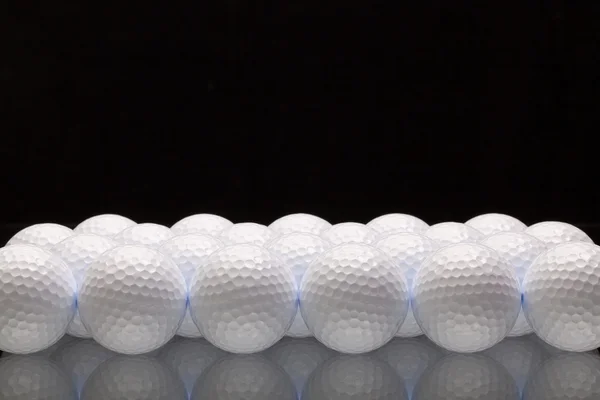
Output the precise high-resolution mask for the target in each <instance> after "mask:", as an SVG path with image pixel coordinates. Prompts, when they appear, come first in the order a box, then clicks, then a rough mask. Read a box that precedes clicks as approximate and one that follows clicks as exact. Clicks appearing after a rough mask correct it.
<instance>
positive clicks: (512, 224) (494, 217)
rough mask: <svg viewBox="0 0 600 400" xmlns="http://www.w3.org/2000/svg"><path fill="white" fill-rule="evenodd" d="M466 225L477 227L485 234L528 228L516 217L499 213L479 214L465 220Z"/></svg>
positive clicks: (520, 230)
mask: <svg viewBox="0 0 600 400" xmlns="http://www.w3.org/2000/svg"><path fill="white" fill-rule="evenodd" d="M465 225H468V226H470V227H471V228H475V229H477V230H478V231H479V232H481V233H483V234H484V235H491V234H493V233H497V232H522V231H524V230H525V229H526V228H527V225H525V224H524V223H522V222H521V221H519V220H518V219H516V218H515V217H511V216H510V215H506V214H498V213H490V214H482V215H478V216H476V217H473V218H471V219H470V220H468V221H467V222H465Z"/></svg>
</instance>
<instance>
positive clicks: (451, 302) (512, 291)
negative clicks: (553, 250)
mask: <svg viewBox="0 0 600 400" xmlns="http://www.w3.org/2000/svg"><path fill="white" fill-rule="evenodd" d="M412 294H413V298H412V300H413V302H412V307H413V312H414V314H415V318H416V319H417V322H418V323H419V326H420V327H421V329H422V330H423V332H424V333H425V334H426V335H427V336H428V337H429V338H430V339H431V340H432V341H433V342H435V343H436V344H437V345H439V346H441V347H443V348H445V349H447V350H450V351H455V352H465V353H468V352H476V351H482V350H485V349H487V348H490V347H492V346H493V345H495V344H496V343H498V342H500V341H501V340H502V339H504V337H506V335H508V333H509V332H510V331H511V329H512V328H513V326H514V324H515V321H516V320H517V316H518V315H519V310H520V308H521V292H520V290H519V281H518V279H517V275H516V273H515V271H514V269H513V267H512V266H511V265H510V264H509V263H508V261H506V260H505V259H504V258H503V257H501V256H500V255H499V254H498V253H497V252H496V251H494V250H493V249H491V248H489V247H486V246H483V245H480V244H477V243H458V244H454V245H449V246H446V247H442V248H441V249H439V250H438V251H436V252H435V253H434V254H432V255H431V256H430V257H429V258H427V259H426V260H425V262H424V263H423V264H422V265H421V268H420V269H419V271H418V272H417V275H416V276H415V280H414V282H413V293H412Z"/></svg>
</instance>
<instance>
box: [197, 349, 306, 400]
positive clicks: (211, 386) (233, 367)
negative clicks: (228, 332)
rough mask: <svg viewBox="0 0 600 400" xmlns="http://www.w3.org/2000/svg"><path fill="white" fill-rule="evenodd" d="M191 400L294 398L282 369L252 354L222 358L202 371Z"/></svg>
mask: <svg viewBox="0 0 600 400" xmlns="http://www.w3.org/2000/svg"><path fill="white" fill-rule="evenodd" d="M190 399H191V400H242V399H244V400H245V399H248V400H254V399H256V400H259V399H260V400H296V391H295V390H294V386H293V385H292V382H291V381H290V379H289V377H288V376H287V375H286V374H285V372H284V371H283V370H282V369H281V368H280V367H278V366H277V365H275V364H274V363H272V362H271V361H269V360H267V359H266V358H264V357H262V356H259V355H256V354H252V355H237V356H229V357H225V358H223V359H221V360H219V361H217V362H216V363H215V364H213V366H212V367H210V368H209V370H208V371H207V372H206V373H204V374H202V375H201V376H200V378H199V379H198V381H197V382H196V385H195V386H194V392H193V393H192V396H191V397H190Z"/></svg>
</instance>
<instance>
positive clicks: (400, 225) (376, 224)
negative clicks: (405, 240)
mask: <svg viewBox="0 0 600 400" xmlns="http://www.w3.org/2000/svg"><path fill="white" fill-rule="evenodd" d="M367 226H368V227H369V228H371V229H373V230H374V231H375V232H377V234H378V235H386V234H389V233H392V232H409V233H425V231H426V230H427V228H429V225H427V223H426V222H425V221H423V220H422V219H420V218H417V217H414V216H412V215H408V214H398V213H394V214H385V215H382V216H380V217H377V218H375V219H373V220H371V221H370V222H369V223H368V224H367Z"/></svg>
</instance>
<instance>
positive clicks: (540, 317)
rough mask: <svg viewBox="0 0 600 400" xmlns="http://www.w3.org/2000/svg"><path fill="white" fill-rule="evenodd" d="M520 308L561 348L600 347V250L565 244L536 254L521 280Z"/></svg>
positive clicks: (544, 336)
mask: <svg viewBox="0 0 600 400" xmlns="http://www.w3.org/2000/svg"><path fill="white" fill-rule="evenodd" d="M523 310H524V311H525V315H526V316H527V319H528V321H529V323H530V324H531V327H532V328H533V329H534V331H535V332H536V333H537V335H538V336H539V337H540V338H541V339H543V340H545V341H546V342H548V343H549V344H551V345H552V346H555V347H558V348H559V349H562V350H567V351H587V350H591V349H594V348H597V347H599V346H600V247H599V246H596V245H594V244H591V243H583V242H574V243H563V244H559V245H557V246H556V247H553V248H552V249H550V250H548V251H547V252H545V253H543V254H542V255H540V256H539V257H538V258H536V260H535V261H534V262H533V264H531V267H529V270H528V271H527V274H526V275H525V279H524V280H523Z"/></svg>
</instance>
